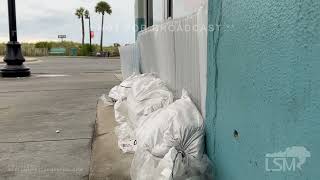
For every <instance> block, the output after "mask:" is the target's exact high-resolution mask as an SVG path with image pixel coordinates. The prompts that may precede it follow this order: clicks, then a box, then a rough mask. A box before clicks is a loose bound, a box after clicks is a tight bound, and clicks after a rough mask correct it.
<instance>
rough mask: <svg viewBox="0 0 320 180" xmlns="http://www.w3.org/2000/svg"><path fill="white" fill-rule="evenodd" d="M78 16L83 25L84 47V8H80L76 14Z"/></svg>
mask: <svg viewBox="0 0 320 180" xmlns="http://www.w3.org/2000/svg"><path fill="white" fill-rule="evenodd" d="M75 15H76V16H78V18H79V19H81V23H82V45H84V36H85V35H84V33H85V32H84V8H83V7H80V8H79V9H77V10H76V13H75Z"/></svg>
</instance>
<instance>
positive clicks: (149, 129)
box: [131, 91, 204, 180]
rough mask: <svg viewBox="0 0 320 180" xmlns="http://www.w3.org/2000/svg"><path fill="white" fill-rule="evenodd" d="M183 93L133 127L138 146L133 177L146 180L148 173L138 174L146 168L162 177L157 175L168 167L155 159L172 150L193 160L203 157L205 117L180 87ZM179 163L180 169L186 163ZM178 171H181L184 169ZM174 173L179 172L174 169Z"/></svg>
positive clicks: (133, 165) (132, 168)
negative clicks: (174, 100) (159, 164)
mask: <svg viewBox="0 0 320 180" xmlns="http://www.w3.org/2000/svg"><path fill="white" fill-rule="evenodd" d="M182 94H183V95H182V97H181V99H179V100H177V101H176V102H174V103H172V104H170V105H169V106H168V107H166V108H163V109H160V110H158V111H156V112H154V113H153V114H150V115H149V116H148V117H145V118H142V119H141V124H142V126H141V127H140V128H139V129H138V130H137V131H136V136H137V143H138V147H137V148H138V149H137V152H136V153H135V157H134V160H133V162H132V166H131V178H132V179H133V180H144V179H145V180H149V179H148V178H149V176H147V175H144V176H142V177H141V174H143V173H141V172H147V171H149V172H153V173H155V174H152V175H151V177H153V178H152V179H157V178H160V177H162V176H160V174H162V173H164V174H165V175H164V177H167V176H166V175H168V170H165V169H168V168H163V167H165V165H162V166H161V167H158V163H159V162H160V161H156V160H155V159H157V158H159V159H163V158H165V156H167V158H166V159H169V157H172V156H171V155H170V154H174V153H175V151H176V152H181V155H183V157H188V158H192V159H196V160H197V159H199V160H200V159H201V158H202V157H203V153H204V121H203V118H202V116H201V114H200V112H199V111H198V110H197V108H196V106H195V105H194V104H193V102H192V101H191V99H190V97H189V96H188V95H187V93H186V92H185V91H183V93H182ZM172 148H174V149H172ZM168 153H169V155H168ZM176 154H177V153H176ZM146 156H147V157H148V158H146ZM150 159H152V161H154V163H153V165H154V166H151V165H150V161H151V160H150ZM146 164H147V165H146ZM164 164H165V162H164ZM167 164H168V163H167ZM178 165H180V166H181V167H180V168H181V169H186V168H183V167H184V166H186V167H187V165H185V164H184V163H178ZM143 167H148V169H147V170H146V169H143ZM188 167H189V166H188ZM159 168H162V170H161V173H159ZM163 170H164V172H162V171H163ZM166 171H167V173H166ZM156 172H158V174H157V173H156ZM177 172H178V171H177ZM179 172H180V173H182V174H183V173H184V171H179ZM182 174H180V175H182ZM176 175H177V176H178V175H179V174H177V173H176Z"/></svg>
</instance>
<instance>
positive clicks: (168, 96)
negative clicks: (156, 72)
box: [127, 77, 173, 129]
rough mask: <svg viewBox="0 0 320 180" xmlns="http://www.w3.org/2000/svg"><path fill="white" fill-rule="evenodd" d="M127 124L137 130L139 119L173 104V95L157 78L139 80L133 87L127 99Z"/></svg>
mask: <svg viewBox="0 0 320 180" xmlns="http://www.w3.org/2000/svg"><path fill="white" fill-rule="evenodd" d="M127 102H128V116H129V124H130V125H131V127H132V128H133V129H136V128H138V127H139V126H138V125H139V124H140V122H139V120H140V118H141V117H143V116H147V115H149V114H151V113H152V112H154V111H156V110H158V109H160V108H163V107H166V106H168V105H169V104H171V103H172V102H173V94H172V92H171V91H170V90H169V89H168V88H167V86H166V84H165V83H164V82H163V81H161V80H160V79H158V78H152V77H148V78H140V79H139V80H137V81H136V82H135V83H134V84H133V85H132V88H131V90H130V92H129V95H128V98H127Z"/></svg>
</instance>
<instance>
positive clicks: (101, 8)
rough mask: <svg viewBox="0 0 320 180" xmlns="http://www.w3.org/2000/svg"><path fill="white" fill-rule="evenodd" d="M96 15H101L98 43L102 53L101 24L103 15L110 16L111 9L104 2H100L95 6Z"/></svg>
mask: <svg viewBox="0 0 320 180" xmlns="http://www.w3.org/2000/svg"><path fill="white" fill-rule="evenodd" d="M96 13H99V14H101V15H102V23H101V41H100V51H101V52H102V51H103V48H102V47H103V24H104V15H105V14H106V13H107V14H109V15H110V14H112V9H111V6H110V5H109V4H108V3H107V2H105V1H100V2H99V3H98V4H97V5H96Z"/></svg>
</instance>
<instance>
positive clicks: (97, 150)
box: [89, 100, 133, 180]
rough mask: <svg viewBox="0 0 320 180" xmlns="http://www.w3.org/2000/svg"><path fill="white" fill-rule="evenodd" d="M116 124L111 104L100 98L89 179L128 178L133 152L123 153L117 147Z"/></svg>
mask: <svg viewBox="0 0 320 180" xmlns="http://www.w3.org/2000/svg"><path fill="white" fill-rule="evenodd" d="M116 125H117V124H116V122H115V119H114V110H113V105H106V104H104V103H103V102H102V101H101V100H100V101H99V103H98V107H97V120H96V128H95V134H94V140H93V145H92V155H91V166H90V175H89V177H90V178H89V179H90V180H109V179H110V180H130V166H131V161H132V158H133V154H123V153H122V152H121V151H120V149H119V148H118V142H117V137H116V135H115V132H114V128H115V126H116Z"/></svg>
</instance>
